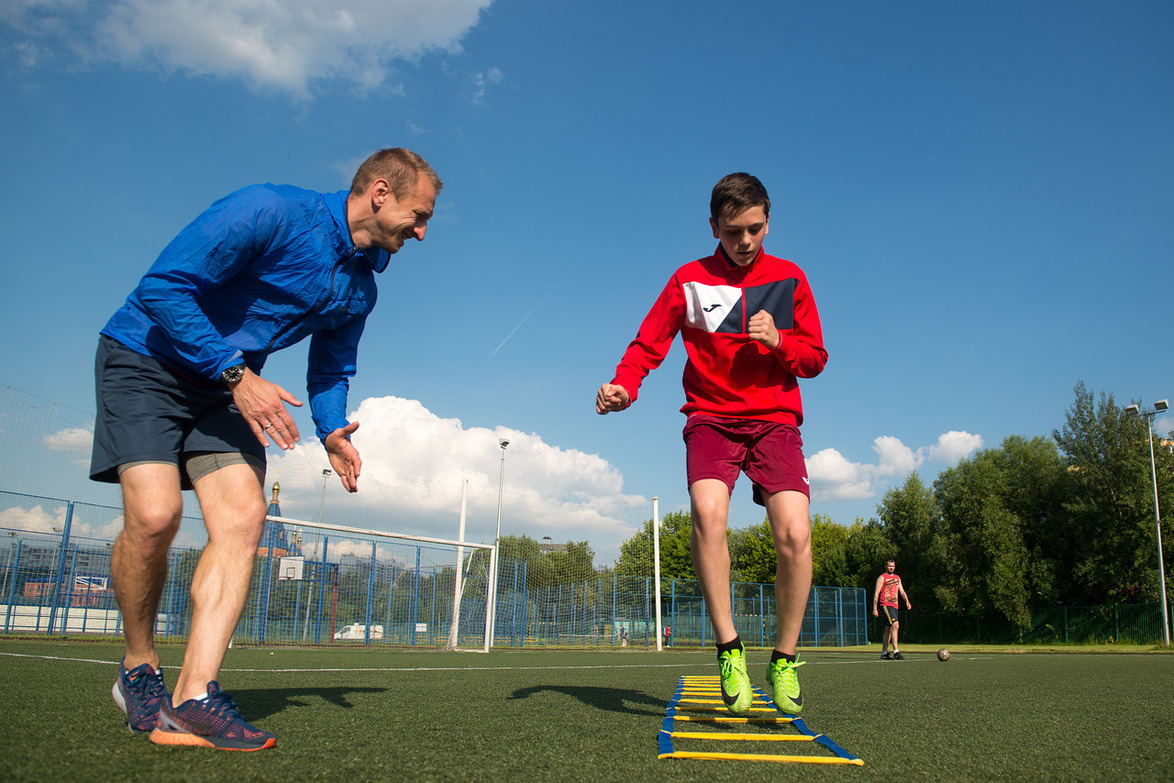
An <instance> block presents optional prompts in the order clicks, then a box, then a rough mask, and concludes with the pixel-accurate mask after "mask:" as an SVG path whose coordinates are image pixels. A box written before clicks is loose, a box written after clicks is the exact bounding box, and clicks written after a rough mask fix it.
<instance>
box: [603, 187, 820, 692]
mask: <svg viewBox="0 0 1174 783" xmlns="http://www.w3.org/2000/svg"><path fill="white" fill-rule="evenodd" d="M709 208H710V219H709V223H710V226H711V228H712V229H713V236H714V238H715V239H717V240H719V244H718V247H717V250H716V251H715V252H714V254H713V255H711V256H709V257H708V258H702V259H698V260H697V261H694V262H692V263H690V264H686V265H685V266H683V267H681V268H680V269H678V270H677V272H676V274H674V275H673V276H672V279H670V280H669V282H668V285H666V286H665V288H664V290H663V291H662V292H661V294H660V297H659V298H658V299H657V300H656V302H655V304H653V306H652V310H651V311H650V312H649V313H648V315H647V316H646V317H645V319H644V322H643V323H642V324H641V325H640V331H639V332H638V333H637V335H636V339H635V340H633V341H632V343H631V344H630V345H629V346H628V350H627V351H626V352H625V353H624V358H623V359H622V360H621V361H620V363H619V365H618V366H617V367H616V373H615V378H613V379H612V381H611V383H605V384H603V385H602V386H601V387H600V389H599V393H598V394H597V396H596V402H595V409H596V411H597V412H598V413H600V414H606V413H610V412H612V411H620V410H624V409H626V408H627V407H628V406H629V405H631V404H632V403H633V402H635V401H636V396H637V393H638V392H639V389H640V384H641V382H642V381H643V380H644V378H645V376H647V375H648V373H649V372H650V371H652V370H653V369H655V368H656V367H658V366H660V364H661V362H662V361H664V358H665V356H666V355H667V354H668V351H669V348H670V347H671V346H672V342H673V339H674V338H675V337H676V335H677V333H678V332H680V333H681V336H682V339H683V341H684V343H685V350H686V351H687V352H688V362H687V363H686V365H685V373H684V378H683V384H684V387H685V405H684V406H683V407H682V408H681V411H682V412H683V413H685V414H686V416H687V417H688V420H687V422H686V424H685V430H684V438H685V450H686V463H687V465H686V469H687V474H688V482H689V498H690V501H691V505H692V519H693V534H692V541H691V545H692V554H693V568H694V570H695V571H696V573H697V578H698V580H699V581H700V582H701V591H702V594H703V595H704V597H705V602H706V605H707V606H708V608H709V618H710V621H711V622H712V623H713V628H714V633H715V634H716V637H717V642H718V645H717V650H718V664H719V668H720V670H721V684H722V698H723V700H724V701H725V703H726V706H727V707H728V708H729V710H730V712H732V713H734V714H739V715H740V714H744V713H746V712H747V711H749V709H750V705H751V702H752V701H753V697H754V694H753V689H752V686H751V685H750V678H749V675H748V674H747V672H746V652H745V649H744V648H743V646H742V642H741V639H740V638H739V636H738V632H737V630H736V629H735V627H734V621H733V612H732V608H731V605H730V552H729V547H728V546H727V544H726V525H727V516H728V514H729V508H730V495H731V493H732V492H733V488H734V482H735V481H736V480H737V478H738V474H739V473H740V472H745V473H746V475H747V477H749V479H750V480H751V482H753V485H754V500H755V502H757V503H760V504H762V505H764V506H765V507H766V513H767V517H768V518H769V520H770V526H771V532H772V533H773V535H774V543H775V551H776V553H777V555H778V566H777V570H776V575H775V597H776V599H777V610H778V637H777V640H776V644H775V648H774V652H773V654H772V656H771V663H770V668H769V679H770V684H771V687H772V688H773V692H774V701H775V703H776V704H777V705H778V707H779V709H780V710H782V711H784V712H787V713H790V714H798V713H799V712H800V711H801V710H802V709H803V695H802V691H801V690H800V688H799V679H798V676H797V674H796V671H795V670H796V669H797V668H798V667H799V666H802V665H803V664H802V663H800V662H797V661H796V659H795V652H796V645H797V644H798V641H799V631H800V628H801V627H802V624H803V613H804V611H805V610H806V607H807V595H808V593H809V592H810V590H811V522H810V519H809V518H808V504H809V492H808V480H807V468H806V466H805V465H804V463H803V450H802V447H803V442H802V440H801V439H800V437H799V426H800V425H801V424H802V423H803V406H802V402H801V400H800V396H799V387H798V383H797V381H796V378H812V377H814V376H816V375H818V374H819V373H820V372H821V371H822V370H823V367H824V364H825V363H826V362H827V351H826V350H825V349H824V347H823V330H822V328H821V327H820V323H819V312H818V311H817V310H816V307H815V299H814V297H813V296H812V294H811V289H810V287H809V286H808V284H807V277H806V275H804V274H803V271H802V270H801V269H800V268H799V267H797V266H796V265H794V264H792V263H791V262H790V261H785V260H783V259H781V258H776V257H774V256H771V255H767V254H766V253H765V252H764V251H763V250H762V242H763V239H764V238H765V237H766V234H767V230H768V228H769V223H770V197H769V196H768V195H767V192H766V188H764V187H763V185H762V183H761V182H759V181H758V179H757V178H756V177H752V176H750V175H749V174H745V173H737V174H730V175H728V176H726V177H723V178H722V180H721V181H720V182H718V183H717V185H716V186H715V187H714V189H713V194H712V196H711V198H710V204H709Z"/></svg>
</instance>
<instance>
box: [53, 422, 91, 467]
mask: <svg viewBox="0 0 1174 783" xmlns="http://www.w3.org/2000/svg"><path fill="white" fill-rule="evenodd" d="M93 441H94V433H93V432H91V431H90V430H88V429H85V428H83V427H70V428H68V429H64V430H61V431H59V432H54V433H53V434H52V435H46V436H45V438H44V440H43V442H44V444H45V445H46V446H47V447H49V448H50V449H52V450H53V451H72V452H88V451H89V450H90V447H91V445H92V444H93ZM87 464H88V463H87Z"/></svg>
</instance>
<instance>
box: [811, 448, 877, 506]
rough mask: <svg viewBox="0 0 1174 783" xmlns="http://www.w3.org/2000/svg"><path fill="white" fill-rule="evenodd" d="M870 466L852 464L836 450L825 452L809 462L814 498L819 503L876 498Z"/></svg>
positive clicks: (819, 453) (821, 452)
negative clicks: (870, 475) (870, 477)
mask: <svg viewBox="0 0 1174 783" xmlns="http://www.w3.org/2000/svg"><path fill="white" fill-rule="evenodd" d="M870 467H871V466H869V465H862V464H860V463H856V462H849V461H848V460H847V459H846V458H845V457H844V455H843V454H841V453H840V452H838V451H836V450H835V449H823V450H822V451H818V452H816V453H815V454H814V455H813V456H812V457H811V458H809V459H808V460H807V477H808V479H809V480H810V481H811V494H812V497H813V498H815V499H817V500H863V499H864V498H868V497H872V496H873V494H874V491H873V488H872V482H871V480H870V479H869V476H868V474H869V472H870V470H869V468H870Z"/></svg>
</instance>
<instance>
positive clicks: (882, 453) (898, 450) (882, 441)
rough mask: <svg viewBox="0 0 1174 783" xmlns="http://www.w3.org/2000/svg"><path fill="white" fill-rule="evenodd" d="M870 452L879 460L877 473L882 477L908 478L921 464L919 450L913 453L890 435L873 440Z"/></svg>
mask: <svg viewBox="0 0 1174 783" xmlns="http://www.w3.org/2000/svg"><path fill="white" fill-rule="evenodd" d="M872 450H873V451H875V452H876V453H877V455H878V456H879V458H880V461H879V462H878V463H877V472H878V473H879V474H880V475H882V476H908V475H909V474H910V473H912V472H913V471H915V470H917V468H918V467H919V466H920V465H921V462H922V456H921V450H920V449H918V452H917V453H914V452H913V449H911V448H909V447H908V446H906V445H905V444H904V443H902V442H901V441H900V439H899V438H894V437H893V436H892V435H882V436H880V437H879V438H877V439H876V440H874V441H873V442H872Z"/></svg>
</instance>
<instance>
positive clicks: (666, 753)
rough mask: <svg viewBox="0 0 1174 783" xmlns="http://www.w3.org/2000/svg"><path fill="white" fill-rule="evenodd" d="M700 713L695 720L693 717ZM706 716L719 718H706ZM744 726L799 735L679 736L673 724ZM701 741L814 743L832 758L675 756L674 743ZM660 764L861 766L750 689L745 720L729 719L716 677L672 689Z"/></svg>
mask: <svg viewBox="0 0 1174 783" xmlns="http://www.w3.org/2000/svg"><path fill="white" fill-rule="evenodd" d="M698 713H699V714H698ZM705 713H721V714H720V715H717V714H708V715H707V714H705ZM678 721H679V722H682V723H712V724H721V723H726V724H745V725H747V726H748V727H749V726H751V725H753V726H761V727H764V728H773V727H779V726H786V725H788V724H789V725H791V726H792V727H794V728H795V729H796V730H797V731H798V732H799V733H798V734H781V733H778V732H774V731H760V732H740V733H735V732H722V731H687V730H686V731H678V730H677V729H676V723H677V722H678ZM674 739H678V740H703V741H706V742H738V741H751V742H813V743H817V744H819V745H822V746H823V747H825V748H827V749H828V750H830V751H831V752H832V753H834V754H835V755H834V756H814V755H771V754H767V753H724V752H721V751H685V750H674V748H673V740H674ZM657 758H662V759H725V760H737V761H775V762H792V763H799V764H854V765H857V766H863V765H864V760H863V759H861V758H860V757H858V756H853V755H852V754H851V753H849V752H848V751H846V750H844V749H843V748H841V747H840V746H839V745H837V744H836V743H835V742H833V741H832V740H831V739H830V738H829V737H828V736H827V735H826V734H816V733H815V732H813V731H812V730H811V729H809V728H807V724H805V723H804V722H803V720H802V719H801V718H797V717H795V716H794V715H784V714H782V713H781V712H779V711H778V708H777V707H776V706H775V703H774V702H773V701H772V700H771V699H770V698H769V697H768V696H767V695H766V694H765V693H763V691H762V690H761V689H759V688H754V702H753V704H752V705H751V707H750V712H749V714H747V715H745V716H741V717H739V716H735V715H730V714H729V711H728V710H727V709H726V705H725V702H724V701H722V698H721V682H720V680H719V678H718V677H716V676H700V675H699V676H688V675H686V676H682V677H681V679H680V680H679V681H678V683H677V692H676V693H675V694H673V698H672V701H670V702H669V705H668V710H667V712H666V714H665V718H664V723H663V724H662V725H661V729H660V753H659V755H658V756H657Z"/></svg>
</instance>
